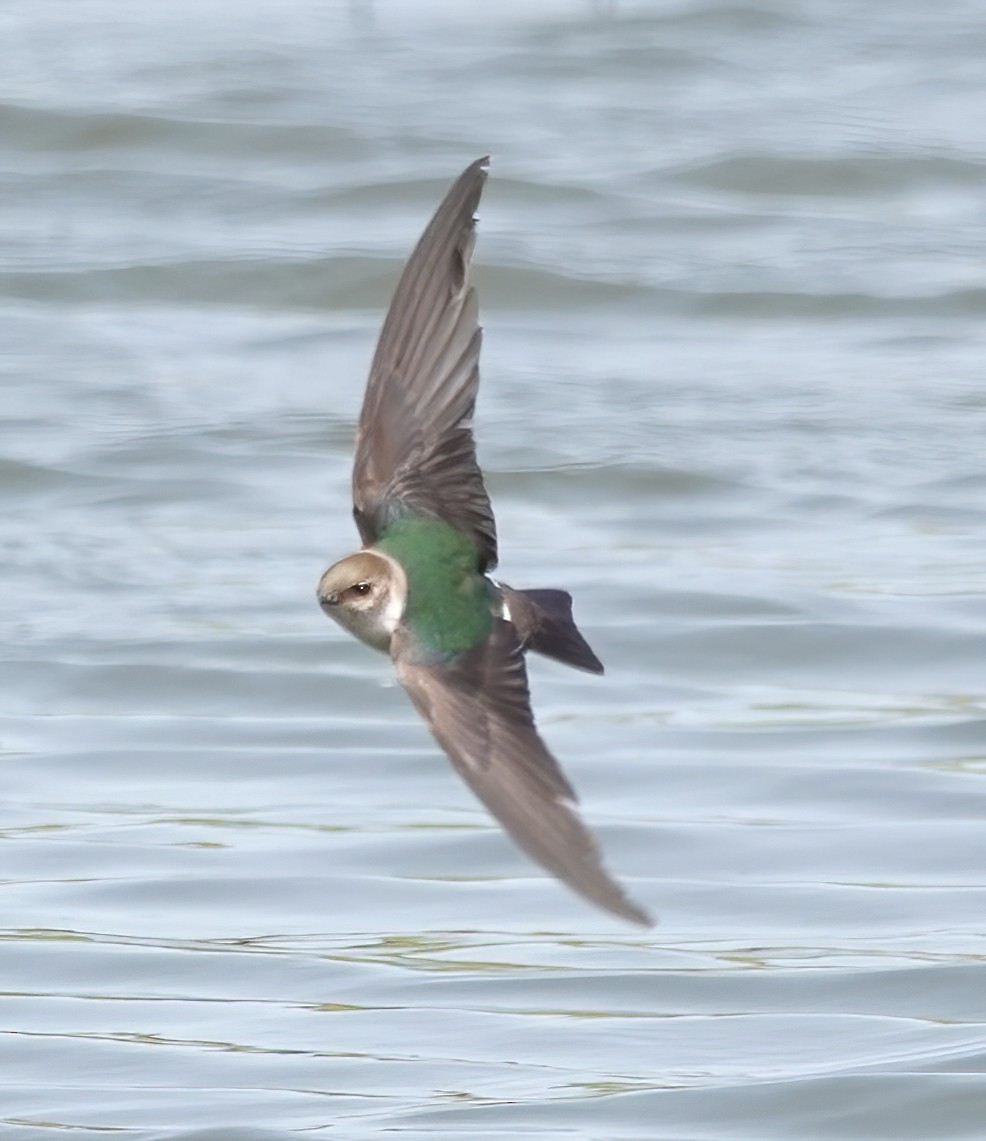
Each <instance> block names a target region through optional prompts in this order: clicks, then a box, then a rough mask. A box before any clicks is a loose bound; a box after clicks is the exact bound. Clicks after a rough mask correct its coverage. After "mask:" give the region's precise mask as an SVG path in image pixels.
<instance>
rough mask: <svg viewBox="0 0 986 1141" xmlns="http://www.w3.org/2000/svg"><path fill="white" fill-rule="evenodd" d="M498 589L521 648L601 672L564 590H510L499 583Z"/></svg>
mask: <svg viewBox="0 0 986 1141" xmlns="http://www.w3.org/2000/svg"><path fill="white" fill-rule="evenodd" d="M500 590H501V591H502V592H503V598H504V602H505V603H506V605H507V607H508V609H509V612H510V620H511V621H512V622H513V624H514V627H515V628H516V630H517V633H518V634H519V635H520V639H521V642H522V643H523V646H524V649H525V650H534V651H535V652H536V653H538V654H544V655H545V657H548V658H554V659H555V660H556V661H559V662H564V663H565V665H567V666H575V668H576V669H579V670H588V671H589V672H590V673H594V674H601V673H602V672H603V663H602V662H601V661H600V660H599V659H598V658H597V657H596V655H595V654H594V653H593V652H592V647H591V646H590V645H589V643H588V642H587V641H586V640H585V638H583V637H582V634H581V631H580V630H579V628H578V626H576V625H575V619H574V618H573V617H572V596H571V595H570V594H569V593H568V591H567V590H514V589H513V588H512V587H509V586H504V585H503V584H502V583H501V584H500Z"/></svg>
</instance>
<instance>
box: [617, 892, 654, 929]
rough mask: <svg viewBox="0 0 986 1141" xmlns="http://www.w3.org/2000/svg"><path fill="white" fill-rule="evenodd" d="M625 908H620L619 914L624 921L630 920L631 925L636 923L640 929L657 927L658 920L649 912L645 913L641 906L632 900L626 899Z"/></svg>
mask: <svg viewBox="0 0 986 1141" xmlns="http://www.w3.org/2000/svg"><path fill="white" fill-rule="evenodd" d="M623 902H624V906H623V907H621V908H620V910H619V912H618V914H619V915H621V916H622V917H623V918H624V919H627V920H629V921H630V922H631V923H636V924H637V925H638V926H640V927H656V926H657V918H656V916H654V915H651V913H650V912H649V911H645V910H644V908H642V907H641V906H640V905H639V904H636V903H634V902H633V900H632V899H626V898H625V899H624V901H623Z"/></svg>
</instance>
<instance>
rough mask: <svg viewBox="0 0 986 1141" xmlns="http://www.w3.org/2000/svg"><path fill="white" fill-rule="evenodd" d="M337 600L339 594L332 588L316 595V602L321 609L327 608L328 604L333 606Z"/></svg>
mask: <svg viewBox="0 0 986 1141" xmlns="http://www.w3.org/2000/svg"><path fill="white" fill-rule="evenodd" d="M338 601H339V595H338V594H336V592H335V591H334V590H332V591H329V593H328V594H320V595H319V596H318V604H319V606H321V608H322V609H323V610H327V609H328V608H329V607H330V606H335V604H336V603H337V602H338Z"/></svg>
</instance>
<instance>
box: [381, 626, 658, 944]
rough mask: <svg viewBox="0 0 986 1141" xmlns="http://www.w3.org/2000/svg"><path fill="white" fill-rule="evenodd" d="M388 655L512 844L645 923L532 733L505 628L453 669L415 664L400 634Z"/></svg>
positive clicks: (516, 645)
mask: <svg viewBox="0 0 986 1141" xmlns="http://www.w3.org/2000/svg"><path fill="white" fill-rule="evenodd" d="M391 653H392V654H393V657H394V662H395V664H396V668H397V676H398V678H399V680H400V682H401V685H403V686H404V688H405V689H406V690H407V692H408V693H409V694H410V697H411V700H412V701H413V702H414V704H415V706H416V707H417V709H418V711H419V712H420V713H421V715H422V716H423V717H424V718H425V720H426V721H427V722H428V726H429V728H430V729H431V731H432V733H433V734H434V735H435V738H436V739H437V740H438V743H439V744H440V745H441V746H442V748H443V749H444V750H445V752H446V753H448V755H449V757H450V759H451V761H452V764H453V765H454V766H455V768H456V770H457V771H458V773H459V775H460V776H461V777H462V778H463V779H464V780H465V782H466V784H468V785H469V787H470V788H471V789H472V791H473V792H474V793H475V794H476V795H477V796H478V797H479V799H480V800H481V801H482V802H483V804H485V805H486V807H487V808H488V809H489V810H490V812H491V813H492V814H493V815H494V816H495V817H496V819H497V820H498V821H499V822H500V823H501V824H502V825H503V827H504V828H505V829H506V830H507V832H508V833H509V834H510V835H511V836H512V837H513V839H514V841H515V842H516V843H517V844H518V845H519V846H520V847H521V848H523V850H524V851H525V852H526V853H527V854H528V855H529V856H531V857H532V859H534V860H536V861H537V862H538V863H539V864H541V865H542V866H543V867H545V868H547V869H548V871H550V872H552V873H553V874H554V875H556V876H557V877H558V878H559V879H560V880H561V881H562V882H563V883H566V884H567V885H568V886H569V887H570V888H572V889H573V890H575V891H577V892H579V894H581V895H583V896H585V897H586V898H587V899H590V900H592V902H593V903H596V904H598V905H599V906H600V907H603V908H606V909H607V910H609V911H612V912H614V913H615V914H617V915H620V916H622V917H623V918H624V919H629V920H632V921H633V922H634V923H643V924H647V925H649V924H651V923H652V922H653V920H652V919H651V917H650V916H649V915H648V914H647V912H645V911H644V910H643V909H642V908H640V907H638V906H637V904H635V903H634V902H633V901H632V900H631V899H629V898H628V897H627V895H626V893H625V892H624V890H623V888H622V887H621V886H620V885H619V884H618V883H617V882H616V881H615V880H614V879H613V878H612V877H611V876H610V875H609V874H608V873H607V872H606V870H605V868H604V867H603V865H602V861H601V858H600V854H599V848H598V846H597V844H596V841H595V839H594V837H593V835H592V833H591V832H590V831H589V829H588V828H587V827H586V826H585V824H584V823H583V822H582V818H581V817H580V816H579V813H578V810H577V808H576V803H575V802H576V796H575V792H574V790H573V789H572V786H571V785H570V784H569V783H568V781H567V780H566V778H565V775H564V773H563V772H562V771H561V769H560V768H559V766H558V762H557V761H556V760H555V759H554V757H553V756H552V755H551V754H550V753H549V752H548V750H547V748H546V747H545V744H544V742H543V741H542V740H541V738H540V737H539V736H538V733H537V729H536V728H535V725H534V716H533V714H532V713H531V704H530V696H529V693H528V688H527V671H526V669H525V667H524V654H523V651H522V649H521V646H520V642H519V641H518V639H517V635H516V633H515V631H514V630H513V627H512V626H511V625H510V623H509V622H505V621H503V620H502V619H495V620H494V629H493V633H492V635H491V637H490V638H489V639H488V640H487V641H486V642H485V643H484V644H482V645H481V646H478V647H476V648H475V649H473V650H470V651H468V652H467V653H465V654H461V655H459V657H458V658H457V659H455V661H454V662H453V664H452V665H451V666H447V665H435V664H429V663H428V662H427V661H422V660H416V655H415V653H414V647H413V644H412V642H411V639H410V636H409V634H408V633H407V631H406V630H405V629H403V628H399V629H398V631H397V632H396V633H395V635H394V638H393V643H392V646H391Z"/></svg>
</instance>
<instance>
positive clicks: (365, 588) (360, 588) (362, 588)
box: [352, 582, 370, 594]
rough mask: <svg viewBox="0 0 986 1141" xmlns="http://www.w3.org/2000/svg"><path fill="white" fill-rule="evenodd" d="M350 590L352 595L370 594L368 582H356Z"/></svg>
mask: <svg viewBox="0 0 986 1141" xmlns="http://www.w3.org/2000/svg"><path fill="white" fill-rule="evenodd" d="M352 590H353V594H369V593H370V584H369V583H368V582H358V583H356V585H355V586H354V587H353V588H352Z"/></svg>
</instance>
